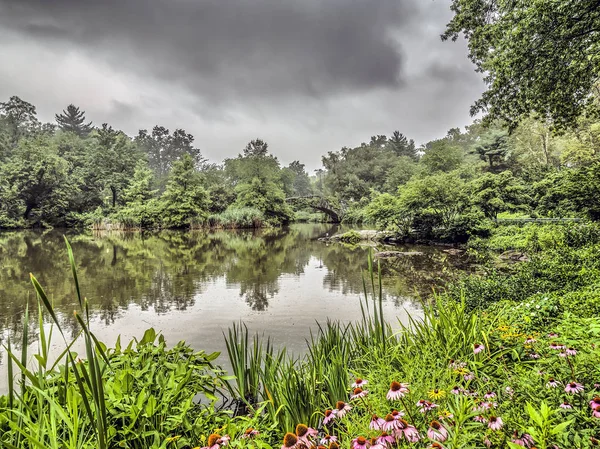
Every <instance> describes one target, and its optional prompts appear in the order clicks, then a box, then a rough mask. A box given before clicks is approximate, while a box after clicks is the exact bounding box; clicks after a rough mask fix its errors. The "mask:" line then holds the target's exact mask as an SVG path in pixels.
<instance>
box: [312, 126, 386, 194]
mask: <svg viewBox="0 0 600 449" xmlns="http://www.w3.org/2000/svg"><path fill="white" fill-rule="evenodd" d="M321 160H322V162H323V166H324V167H325V169H326V170H327V176H326V177H325V178H324V183H325V187H326V190H327V192H326V193H329V194H330V195H332V196H335V197H336V198H338V199H339V200H340V201H342V202H353V201H359V200H360V199H361V198H365V197H368V196H369V194H370V192H371V190H372V189H375V190H377V191H383V190H384V189H385V184H386V181H387V174H388V172H389V170H390V169H391V168H392V167H393V166H394V165H395V163H396V161H397V160H398V155H397V154H396V153H395V152H394V151H393V150H392V149H391V148H390V145H388V144H387V139H386V138H385V136H375V137H373V138H372V139H371V143H369V144H366V143H363V144H361V145H360V146H359V147H356V148H347V147H344V148H342V149H341V150H340V151H336V152H332V151H330V152H329V153H328V154H327V155H326V156H323V157H322V158H321Z"/></svg>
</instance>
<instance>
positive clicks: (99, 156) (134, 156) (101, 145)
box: [91, 127, 141, 208]
mask: <svg viewBox="0 0 600 449" xmlns="http://www.w3.org/2000/svg"><path fill="white" fill-rule="evenodd" d="M91 136H92V145H93V148H92V149H91V151H92V156H91V157H92V164H93V166H94V167H95V169H96V171H97V173H98V175H99V177H100V179H101V182H102V184H103V186H104V188H105V189H106V190H108V191H109V192H110V206H111V207H112V208H115V207H116V206H117V202H118V201H119V195H120V194H121V193H122V192H123V190H124V189H125V188H126V187H127V185H128V184H129V182H130V180H131V177H132V176H133V172H134V170H135V165H136V162H137V161H138V160H139V159H140V158H141V154H140V152H139V150H138V148H137V146H136V145H135V144H134V143H133V141H132V140H131V139H130V138H129V136H127V135H126V134H125V133H123V132H122V131H114V130H113V129H112V128H104V127H103V128H102V129H100V130H98V132H95V133H92V135H91Z"/></svg>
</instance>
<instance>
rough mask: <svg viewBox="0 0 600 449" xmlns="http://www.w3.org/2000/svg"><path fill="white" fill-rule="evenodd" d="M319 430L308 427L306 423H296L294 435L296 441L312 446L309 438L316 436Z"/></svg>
mask: <svg viewBox="0 0 600 449" xmlns="http://www.w3.org/2000/svg"><path fill="white" fill-rule="evenodd" d="M318 433H319V432H317V431H316V430H315V429H313V428H311V427H308V426H307V425H306V424H298V425H297V426H296V436H297V437H298V441H300V442H301V443H304V444H305V445H306V446H307V447H311V446H312V441H311V439H312V438H314V437H316V436H317V435H318Z"/></svg>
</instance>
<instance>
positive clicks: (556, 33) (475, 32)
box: [442, 0, 600, 129]
mask: <svg viewBox="0 0 600 449" xmlns="http://www.w3.org/2000/svg"><path fill="white" fill-rule="evenodd" d="M451 9H452V11H453V12H454V17H453V18H452V20H451V21H450V23H448V26H447V29H446V31H445V33H444V34H443V35H442V39H444V40H446V39H452V40H456V39H457V38H458V37H459V35H461V34H462V35H464V37H465V38H466V39H467V41H468V46H469V57H470V59H471V60H472V61H473V62H474V63H475V66H476V68H477V71H479V72H481V73H484V74H485V77H484V80H485V82H486V84H487V86H488V89H487V91H486V92H484V94H483V95H482V97H481V98H480V99H479V100H478V101H477V102H476V103H475V104H474V105H473V107H472V108H471V113H472V114H473V115H475V114H477V113H480V112H483V113H486V114H487V117H486V120H487V121H488V122H491V121H492V120H495V119H502V120H504V121H506V122H507V123H508V124H509V125H510V128H511V129H514V128H515V127H516V126H517V125H518V123H519V121H520V120H521V119H522V118H524V117H528V116H529V115H530V114H531V113H536V114H537V115H538V116H540V117H543V118H549V119H551V120H552V122H553V123H554V124H555V125H557V126H560V127H565V126H566V127H572V126H574V125H575V124H576V121H577V118H578V117H579V116H580V115H581V113H582V112H583V110H584V109H585V108H586V106H587V105H589V104H590V102H591V100H592V95H591V94H592V92H593V90H594V88H595V85H596V82H597V80H598V75H600V59H599V58H598V51H599V50H600V39H599V33H600V3H599V2H598V1H597V0H530V1H524V2H523V1H513V0H510V1H497V0H453V1H452V5H451Z"/></svg>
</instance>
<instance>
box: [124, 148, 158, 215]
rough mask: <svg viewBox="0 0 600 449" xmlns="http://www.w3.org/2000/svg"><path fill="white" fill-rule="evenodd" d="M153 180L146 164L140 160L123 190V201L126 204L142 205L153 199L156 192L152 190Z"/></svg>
mask: <svg viewBox="0 0 600 449" xmlns="http://www.w3.org/2000/svg"><path fill="white" fill-rule="evenodd" d="M153 178H154V177H153V175H152V170H150V168H149V167H148V163H147V162H146V161H144V160H143V159H140V160H139V161H138V162H137V164H136V166H135V170H134V172H133V178H132V179H131V182H130V183H129V185H128V186H127V187H126V188H125V189H124V190H123V201H124V202H125V203H127V204H130V203H140V204H142V203H145V202H146V201H149V200H151V199H152V198H154V197H155V196H156V194H157V192H158V191H157V190H153V189H152V183H153Z"/></svg>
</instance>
